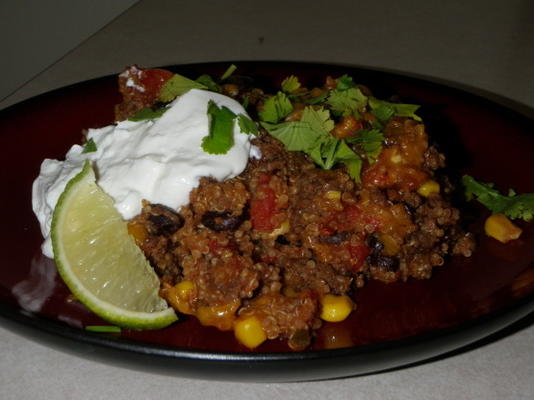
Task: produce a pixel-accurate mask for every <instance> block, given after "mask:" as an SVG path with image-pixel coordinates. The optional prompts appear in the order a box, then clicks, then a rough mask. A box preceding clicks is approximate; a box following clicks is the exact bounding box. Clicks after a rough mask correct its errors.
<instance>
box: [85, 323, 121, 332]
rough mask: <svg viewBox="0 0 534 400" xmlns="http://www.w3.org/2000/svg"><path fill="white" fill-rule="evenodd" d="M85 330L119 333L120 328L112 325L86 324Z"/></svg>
mask: <svg viewBox="0 0 534 400" xmlns="http://www.w3.org/2000/svg"><path fill="white" fill-rule="evenodd" d="M85 330H86V331H89V332H98V333H121V328H120V327H119V326H114V325H88V326H86V327H85Z"/></svg>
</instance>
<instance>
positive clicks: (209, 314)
mask: <svg viewBox="0 0 534 400" xmlns="http://www.w3.org/2000/svg"><path fill="white" fill-rule="evenodd" d="M240 305H241V302H240V300H238V299H235V300H233V301H232V302H230V303H227V304H222V305H219V306H202V307H199V308H198V310H197V312H196V317H197V318H198V320H199V322H200V323H201V324H202V325H204V326H214V327H216V328H218V329H220V330H221V331H229V330H231V329H232V327H233V326H234V321H235V313H236V311H237V309H238V308H239V306H240Z"/></svg>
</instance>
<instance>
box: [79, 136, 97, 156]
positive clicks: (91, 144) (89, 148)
mask: <svg viewBox="0 0 534 400" xmlns="http://www.w3.org/2000/svg"><path fill="white" fill-rule="evenodd" d="M96 150H97V149H96V143H95V141H94V140H93V138H91V139H89V140H88V141H87V142H85V145H84V146H83V150H82V154H87V153H94V152H95V151H96Z"/></svg>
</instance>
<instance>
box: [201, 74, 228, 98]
mask: <svg viewBox="0 0 534 400" xmlns="http://www.w3.org/2000/svg"><path fill="white" fill-rule="evenodd" d="M196 82H198V83H200V84H202V85H204V86H206V88H207V89H208V90H210V91H212V92H217V93H221V91H222V90H221V87H220V86H219V85H218V84H217V83H216V82H215V81H214V80H213V78H212V77H211V76H209V75H206V74H204V75H200V76H199V77H198V78H197V79H196Z"/></svg>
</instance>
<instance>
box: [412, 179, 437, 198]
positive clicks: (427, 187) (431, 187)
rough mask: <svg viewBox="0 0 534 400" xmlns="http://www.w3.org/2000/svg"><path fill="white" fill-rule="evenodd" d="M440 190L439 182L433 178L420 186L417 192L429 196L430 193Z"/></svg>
mask: <svg viewBox="0 0 534 400" xmlns="http://www.w3.org/2000/svg"><path fill="white" fill-rule="evenodd" d="M439 190H440V188H439V183H437V182H436V181H433V180H429V181H426V182H425V183H423V184H422V185H421V186H419V189H417V193H419V194H420V195H421V196H423V197H429V196H430V195H433V194H436V193H439Z"/></svg>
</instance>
